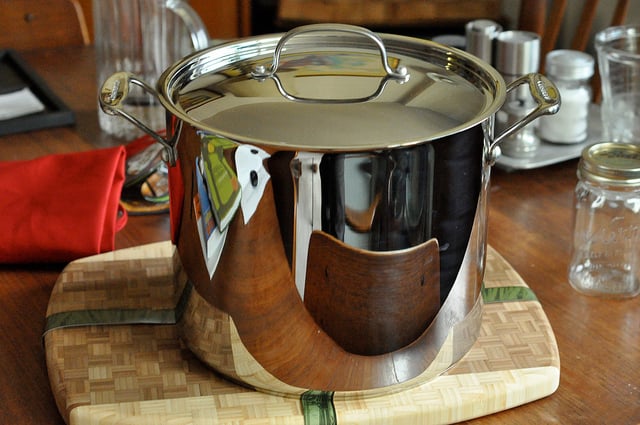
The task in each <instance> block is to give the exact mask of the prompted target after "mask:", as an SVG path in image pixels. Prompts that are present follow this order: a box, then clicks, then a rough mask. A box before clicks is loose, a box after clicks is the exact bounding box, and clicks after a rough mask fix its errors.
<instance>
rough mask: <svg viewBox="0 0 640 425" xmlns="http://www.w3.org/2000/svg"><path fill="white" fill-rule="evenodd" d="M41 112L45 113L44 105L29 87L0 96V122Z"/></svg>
mask: <svg viewBox="0 0 640 425" xmlns="http://www.w3.org/2000/svg"><path fill="white" fill-rule="evenodd" d="M41 111H44V105H43V104H42V102H40V99H38V98H37V97H36V95H34V94H33V92H32V91H31V90H30V89H29V88H28V87H25V88H23V89H20V90H17V91H14V92H11V93H5V94H0V120H9V119H12V118H17V117H21V116H24V115H29V114H34V113H36V112H41Z"/></svg>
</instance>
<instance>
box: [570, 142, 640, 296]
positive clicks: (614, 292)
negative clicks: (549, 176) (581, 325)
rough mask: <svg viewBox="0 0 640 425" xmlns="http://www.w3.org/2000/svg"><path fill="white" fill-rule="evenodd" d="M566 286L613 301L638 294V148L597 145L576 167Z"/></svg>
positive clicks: (639, 220) (624, 145)
mask: <svg viewBox="0 0 640 425" xmlns="http://www.w3.org/2000/svg"><path fill="white" fill-rule="evenodd" d="M578 178H579V180H578V184H577V185H576V189H575V220H574V238H573V254H572V258H571V264H570V266H569V283H570V284H571V286H573V288H575V289H576V290H578V291H579V292H583V293H586V294H590V295H601V296H606V297H613V298H625V297H633V296H635V295H638V293H640V249H639V247H640V146H639V145H633V144H626V143H598V144H595V145H592V146H590V147H587V148H585V149H584V151H583V153H582V157H581V159H580V164H579V165H578Z"/></svg>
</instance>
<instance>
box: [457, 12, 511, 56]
mask: <svg viewBox="0 0 640 425" xmlns="http://www.w3.org/2000/svg"><path fill="white" fill-rule="evenodd" d="M500 32H502V26H500V24H498V23H497V22H494V21H492V20H490V19H476V20H473V21H471V22H469V23H467V25H465V38H466V50H467V52H469V53H471V54H472V55H475V56H477V57H478V58H480V59H482V60H483V61H485V62H487V63H489V64H493V50H494V49H493V45H494V42H495V39H496V37H497V36H498V34H500Z"/></svg>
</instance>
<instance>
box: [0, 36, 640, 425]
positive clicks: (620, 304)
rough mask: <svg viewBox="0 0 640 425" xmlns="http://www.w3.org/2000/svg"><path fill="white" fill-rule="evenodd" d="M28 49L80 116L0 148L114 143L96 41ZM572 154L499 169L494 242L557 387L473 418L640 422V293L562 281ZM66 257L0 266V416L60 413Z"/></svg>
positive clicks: (153, 234)
mask: <svg viewBox="0 0 640 425" xmlns="http://www.w3.org/2000/svg"><path fill="white" fill-rule="evenodd" d="M21 55H22V56H23V58H24V59H26V61H27V62H28V63H30V64H31V65H32V66H33V67H34V68H35V69H36V70H37V72H38V73H39V74H40V75H41V76H42V77H44V79H45V80H46V81H47V82H48V84H49V85H50V87H51V88H52V89H53V90H54V92H55V93H57V94H58V95H59V96H60V97H61V98H62V99H63V100H64V102H65V103H67V105H68V106H69V107H70V108H71V109H73V110H74V111H75V113H76V117H77V124H76V126H75V127H69V128H56V129H50V130H42V131H36V132H31V133H24V134H18V135H10V136H3V137H0V160H11V159H27V158H34V157H38V156H41V155H45V154H49V153H54V152H72V151H80V150H87V149H92V148H97V147H107V146H113V145H115V144H117V143H119V142H118V141H117V140H114V139H112V138H110V137H108V136H106V135H104V134H102V133H101V132H100V130H99V127H98V122H97V115H96V107H97V101H96V94H95V93H96V82H95V70H94V55H93V50H92V49H91V48H84V49H78V48H74V49H60V50H47V51H33V52H22V53H21ZM576 165H577V163H576V161H575V160H574V161H569V162H565V163H563V164H559V165H554V166H550V167H546V168H544V169H538V170H529V171H516V172H511V173H507V172H504V171H502V170H500V169H495V170H493V176H492V178H493V180H492V186H491V197H490V214H489V243H490V244H491V245H492V246H493V247H494V248H495V249H496V250H497V251H498V252H499V253H500V254H502V256H504V257H505V259H506V260H507V261H509V262H510V264H511V265H512V266H513V268H514V269H515V270H516V271H517V272H518V273H520V275H521V276H522V277H523V278H524V280H525V281H526V282H527V284H528V285H529V286H530V287H531V288H532V289H533V290H534V292H535V293H536V294H537V296H538V298H539V300H540V302H541V304H542V306H543V307H544V309H545V312H546V314H547V315H548V317H549V321H550V323H551V325H552V327H553V329H554V332H555V335H556V338H557V341H558V346H559V349H560V355H561V367H562V368H561V376H560V387H559V389H558V390H557V391H556V392H555V393H554V394H552V395H551V396H549V397H547V398H545V399H542V400H539V401H536V402H533V403H530V404H528V405H524V406H521V407H519V408H516V409H512V410H508V411H505V412H501V413H499V414H495V415H492V416H488V417H484V418H480V419H477V420H475V421H473V423H474V424H485V423H486V424H490V423H491V424H493V423H499V424H510V425H514V424H516V425H517V424H527V425H528V424H534V423H536V424H537V423H561V424H574V423H581V424H588V423H594V424H596V423H597V424H601V423H607V424H609V423H610V424H637V423H640V297H637V298H635V299H631V300H624V301H614V300H605V299H598V298H591V297H587V296H583V295H580V294H578V293H576V292H575V291H574V290H573V289H572V288H571V287H570V286H569V284H568V283H567V277H566V270H567V264H568V261H569V253H570V249H571V233H572V230H571V220H572V191H573V187H574V185H575V182H576V177H575V170H576ZM0 196H1V195H0ZM168 238H169V220H168V216H167V215H158V216H146V217H130V219H129V223H128V224H127V226H126V227H125V229H124V230H122V231H121V232H120V233H118V235H117V237H116V248H117V249H120V248H126V247H130V246H136V245H141V244H146V243H150V242H155V241H162V240H167V239H168ZM63 267H64V264H60V265H29V266H18V267H16V266H0V341H1V342H0V388H1V390H0V406H1V408H0V423H3V424H5V423H6V424H63V423H64V422H63V420H62V418H61V416H60V415H59V414H58V411H57V408H56V405H55V402H54V399H53V396H52V393H51V389H50V387H49V379H48V377H47V368H46V365H45V358H44V348H43V345H42V340H41V334H42V330H43V327H44V318H45V311H46V308H47V304H48V301H49V295H50V291H51V288H52V287H53V285H54V283H55V281H56V279H57V277H58V274H59V273H60V272H61V271H62V269H63Z"/></svg>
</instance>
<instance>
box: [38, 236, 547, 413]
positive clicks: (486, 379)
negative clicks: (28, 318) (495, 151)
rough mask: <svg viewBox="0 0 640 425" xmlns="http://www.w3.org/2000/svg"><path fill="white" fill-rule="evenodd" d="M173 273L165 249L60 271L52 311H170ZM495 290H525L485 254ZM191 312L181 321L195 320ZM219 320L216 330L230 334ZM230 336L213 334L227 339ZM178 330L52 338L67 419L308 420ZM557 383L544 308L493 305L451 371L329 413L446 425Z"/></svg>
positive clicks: (48, 343)
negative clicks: (242, 382)
mask: <svg viewBox="0 0 640 425" xmlns="http://www.w3.org/2000/svg"><path fill="white" fill-rule="evenodd" d="M181 273H182V271H181V268H180V265H179V261H176V255H175V252H174V250H173V249H172V247H171V246H170V245H169V244H168V243H166V244H154V245H150V246H145V247H140V248H134V249H129V250H123V251H119V252H116V253H115V254H106V255H105V254H103V255H101V256H96V257H90V258H88V259H85V260H82V261H78V262H74V263H71V264H70V265H69V266H68V267H67V268H66V269H65V270H64V271H63V273H62V275H61V276H60V278H59V280H58V282H57V283H56V286H55V288H54V290H53V292H52V297H51V301H50V305H49V312H48V314H55V313H59V312H63V311H65V310H69V309H83V308H84V309H88V308H98V307H100V306H105V305H107V306H109V307H110V308H126V307H132V308H154V307H156V306H158V305H162V306H169V305H173V306H175V304H176V302H177V300H178V298H179V294H180V293H181V292H182V288H181V287H180V286H181V284H180V282H181V281H183V280H184V279H183V277H180V276H181ZM502 286H523V287H525V286H526V285H525V283H524V282H523V281H522V280H521V279H520V277H519V276H518V275H517V274H516V273H515V272H514V271H513V270H512V269H511V267H510V266H509V265H508V263H506V262H505V261H504V260H503V259H502V258H501V257H500V256H499V255H498V254H497V253H496V252H495V251H493V250H491V249H489V252H488V263H487V272H486V278H485V287H502ZM101 297H103V298H104V303H101V302H100V298H101ZM190 308H193V306H191V307H189V306H187V309H186V310H185V313H184V314H192V313H194V311H191V312H190V311H189V309H190ZM219 319H220V320H221V321H220V323H218V324H217V326H218V327H217V328H216V329H229V326H228V323H225V322H224V319H223V318H219ZM231 329H232V328H231ZM229 332H230V334H229V335H228V336H227V335H226V334H224V333H223V334H221V335H219V338H221V339H222V340H226V339H227V338H229V339H231V340H232V339H233V338H235V336H234V335H233V334H232V331H229ZM179 334H180V332H179V329H178V326H177V325H175V324H136V325H92V326H82V327H68V328H64V327H63V328H56V329H53V330H50V331H48V332H47V333H46V334H45V336H44V342H45V350H46V358H47V366H48V371H49V378H50V381H51V387H52V390H53V393H54V396H55V398H56V402H57V404H58V408H59V410H60V412H61V414H62V415H63V417H64V418H65V420H66V421H67V423H69V424H101V425H102V424H116V423H127V424H154V425H155V424H161V423H171V424H174V423H176V424H183V423H184V424H191V423H193V424H300V425H303V424H304V419H303V416H302V407H301V403H300V401H299V400H298V399H297V398H295V397H284V396H277V395H272V394H266V393H262V392H259V391H254V390H251V389H249V388H245V387H242V386H239V385H236V384H234V383H231V382H229V381H227V380H225V379H224V378H221V377H220V376H219V375H218V374H217V373H216V372H214V371H213V370H211V369H210V368H208V367H206V366H205V365H204V364H203V363H202V362H200V361H199V360H198V359H197V358H196V356H195V355H194V354H193V353H192V352H191V351H190V350H188V349H187V348H186V347H185V345H184V344H183V343H182V342H181V340H180V338H179ZM225 343H226V342H225ZM446 345H447V344H445V347H446ZM235 354H236V353H233V352H229V354H228V358H227V359H226V361H227V362H228V364H229V367H230V368H233V367H237V364H235V363H236V362H237V361H238V359H236V358H234V355H235ZM443 355H446V353H445V354H443ZM558 382H559V354H558V349H557V346H556V342H555V338H554V336H553V332H552V329H551V327H550V325H549V323H548V321H547V319H546V316H545V314H544V311H543V310H542V307H541V306H540V304H539V303H538V302H537V301H525V302H504V303H493V304H488V305H485V307H484V310H483V322H482V329H481V333H480V336H479V338H478V341H477V342H476V344H475V345H474V346H473V347H472V348H471V350H470V351H469V352H468V353H467V354H466V355H465V357H464V358H463V359H462V360H461V361H459V362H458V363H457V364H456V365H455V366H454V367H453V368H451V369H450V370H449V371H448V372H447V373H445V374H443V375H441V376H439V377H437V378H435V379H432V380H428V381H423V382H421V381H420V380H419V379H416V380H414V381H412V382H410V383H408V384H407V385H404V386H401V387H399V388H396V389H395V391H388V392H386V393H385V392H380V393H378V394H373V393H371V392H368V393H361V394H358V393H348V394H341V393H336V394H335V395H334V406H335V410H336V415H337V419H338V424H339V425H345V424H363V423H365V424H378V423H385V424H398V425H399V424H406V423H421V424H422V423H450V422H455V421H460V420H464V419H467V418H473V417H478V416H482V415H486V414H489V413H493V412H496V411H500V410H504V409H508V408H511V407H514V406H517V405H520V404H523V403H527V402H530V401H533V400H536V399H539V398H541V397H544V396H547V395H549V394H551V393H553V392H554V391H555V389H556V388H557V385H558Z"/></svg>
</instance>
